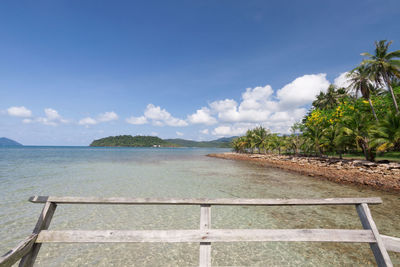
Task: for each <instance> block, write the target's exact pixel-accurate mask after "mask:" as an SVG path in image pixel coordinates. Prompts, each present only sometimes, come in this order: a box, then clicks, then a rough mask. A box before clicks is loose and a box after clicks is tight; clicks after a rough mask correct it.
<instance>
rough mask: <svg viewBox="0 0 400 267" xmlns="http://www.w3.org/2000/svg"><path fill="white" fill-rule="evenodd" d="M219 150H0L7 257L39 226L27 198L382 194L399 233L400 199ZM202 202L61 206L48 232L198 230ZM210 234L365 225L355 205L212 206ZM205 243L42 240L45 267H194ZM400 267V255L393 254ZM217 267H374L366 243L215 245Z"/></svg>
mask: <svg viewBox="0 0 400 267" xmlns="http://www.w3.org/2000/svg"><path fill="white" fill-rule="evenodd" d="M218 151H223V150H217V149H137V148H108V149H107V148H45V147H42V148H38V147H36V148H29V147H28V148H26V147H25V148H15V149H1V150H0V198H1V199H0V225H1V226H2V227H1V232H0V238H1V240H2V242H1V244H0V253H4V252H6V251H7V250H8V249H10V248H11V247H13V246H15V245H16V244H17V243H18V242H19V241H20V240H22V239H23V238H24V237H25V236H27V235H28V234H29V233H30V231H31V230H32V228H33V226H34V224H35V222H36V220H37V217H38V215H39V213H40V211H41V208H42V205H40V204H31V203H29V202H28V201H27V199H28V197H29V196H30V195H56V196H104V197H107V196H120V197H188V198H189V197H191V198H194V197H207V198H217V197H224V198H236V197H242V198H327V197H371V196H378V197H381V198H382V199H383V201H384V204H382V205H377V206H371V211H372V215H373V217H374V219H375V221H376V223H377V225H378V228H379V230H380V232H381V233H383V234H387V235H393V236H399V237H400V224H399V223H398V222H399V221H400V211H399V209H398V207H400V196H399V195H396V194H391V193H384V192H379V191H372V190H370V189H366V188H357V187H354V186H347V185H338V184H335V183H331V182H328V181H321V180H317V179H315V178H310V177H306V176H302V175H298V174H294V173H288V172H284V171H281V170H276V169H270V168H266V167H261V166H258V165H256V164H253V163H247V162H238V161H230V160H221V159H215V158H208V157H205V156H204V155H205V154H207V153H215V152H218ZM199 214H200V208H199V207H197V206H100V205H91V206H85V205H59V206H58V207H57V211H56V213H55V215H54V217H53V221H52V223H51V226H50V229H53V230H62V229H82V230H90V229H92V230H101V229H103V230H105V229H116V230H134V229H137V230H141V229H198V227H199V217H200V216H199ZM212 228H231V229H234V228H252V229H257V228H258V229H262V228H264V229H280V228H342V229H356V228H357V229H361V224H360V222H359V220H358V216H357V213H356V211H355V208H354V207H353V206H317V207H221V206H217V207H212ZM198 252H199V245H198V244H194V243H193V244H179V243H175V244H156V243H152V244H45V245H43V246H42V249H41V251H40V253H39V257H38V260H37V263H38V266H81V265H98V266H127V265H129V266H177V265H178V266H195V265H198ZM390 256H391V258H392V261H393V263H394V264H395V265H396V264H400V254H396V253H390ZM212 264H213V265H220V266H221V265H225V266H226V265H236V266H237V265H247V266H265V265H270V266H271V265H283V266H298V265H301V266H304V265H306V266H309V265H315V266H321V265H336V266H342V265H349V266H357V265H359V266H365V265H374V264H375V261H374V257H373V255H372V252H371V250H370V249H369V246H368V244H336V243H335V244H334V243H289V242H274V243H271V242H270V243H257V242H242V243H215V244H213V245H212Z"/></svg>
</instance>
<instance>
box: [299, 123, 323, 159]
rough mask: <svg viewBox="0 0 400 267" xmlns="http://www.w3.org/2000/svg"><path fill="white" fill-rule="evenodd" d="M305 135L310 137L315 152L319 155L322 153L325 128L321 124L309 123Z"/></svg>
mask: <svg viewBox="0 0 400 267" xmlns="http://www.w3.org/2000/svg"><path fill="white" fill-rule="evenodd" d="M303 135H304V137H305V138H307V139H309V140H310V142H311V144H312V146H313V148H314V151H315V153H316V154H317V155H318V156H321V155H322V143H323V140H322V139H323V129H322V127H321V126H320V125H309V126H307V128H306V129H305V131H304V133H303Z"/></svg>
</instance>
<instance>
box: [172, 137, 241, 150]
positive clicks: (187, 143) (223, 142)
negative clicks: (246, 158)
mask: <svg viewBox="0 0 400 267" xmlns="http://www.w3.org/2000/svg"><path fill="white" fill-rule="evenodd" d="M234 138H235V137H229V138H220V139H217V140H212V141H192V140H185V139H165V141H168V142H171V143H174V144H178V145H180V146H183V147H219V148H230V147H231V142H232V140H233V139H234Z"/></svg>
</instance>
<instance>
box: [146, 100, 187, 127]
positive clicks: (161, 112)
mask: <svg viewBox="0 0 400 267" xmlns="http://www.w3.org/2000/svg"><path fill="white" fill-rule="evenodd" d="M144 116H145V117H146V118H147V119H151V120H152V121H153V124H154V125H156V126H163V125H168V126H173V127H178V126H187V125H188V123H187V122H186V121H184V120H181V119H178V118H175V117H173V116H172V115H171V114H170V113H169V112H168V111H166V110H165V109H161V107H159V106H154V105H153V104H148V105H147V107H146V110H145V111H144Z"/></svg>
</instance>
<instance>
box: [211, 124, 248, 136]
mask: <svg viewBox="0 0 400 267" xmlns="http://www.w3.org/2000/svg"><path fill="white" fill-rule="evenodd" d="M249 128H252V127H251V126H250V125H248V126H244V127H240V126H230V125H222V126H218V127H216V128H215V129H214V130H213V132H212V134H213V135H217V136H236V135H243V134H245V133H246V131H247V130H248V129H249Z"/></svg>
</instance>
